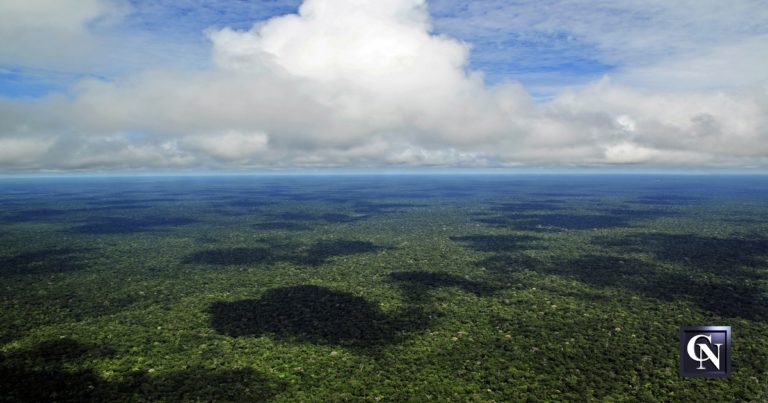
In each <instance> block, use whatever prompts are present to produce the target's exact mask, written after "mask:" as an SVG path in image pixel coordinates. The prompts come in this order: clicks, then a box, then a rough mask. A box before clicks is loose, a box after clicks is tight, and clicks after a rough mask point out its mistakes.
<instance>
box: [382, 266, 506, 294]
mask: <svg viewBox="0 0 768 403" xmlns="http://www.w3.org/2000/svg"><path fill="white" fill-rule="evenodd" d="M389 281H390V282H391V283H394V284H396V285H397V286H398V287H400V289H401V291H402V292H403V294H405V297H406V298H407V299H409V300H412V301H417V302H418V301H422V300H424V299H425V298H426V297H427V296H428V295H429V293H430V292H431V291H433V290H435V289H440V288H458V289H460V290H462V291H466V292H469V293H472V294H475V295H477V296H487V295H490V294H492V293H493V292H494V291H496V288H495V287H492V286H490V285H488V284H486V283H482V282H479V281H473V280H469V279H466V278H464V277H461V276H457V275H453V274H449V273H442V272H433V271H399V272H394V273H390V274H389Z"/></svg>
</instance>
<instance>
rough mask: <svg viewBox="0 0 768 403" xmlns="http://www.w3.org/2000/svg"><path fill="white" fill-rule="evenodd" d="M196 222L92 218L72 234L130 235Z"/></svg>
mask: <svg viewBox="0 0 768 403" xmlns="http://www.w3.org/2000/svg"><path fill="white" fill-rule="evenodd" d="M194 222H196V220H194V219H191V218H187V217H165V216H157V217H140V218H132V217H94V218H93V219H89V220H88V222H87V223H85V224H82V225H78V226H75V227H73V228H72V229H71V230H72V231H73V232H79V233H82V234H91V235H107V234H130V233H133V232H146V231H154V230H158V229H162V228H167V227H175V226H178V225H188V224H192V223H194Z"/></svg>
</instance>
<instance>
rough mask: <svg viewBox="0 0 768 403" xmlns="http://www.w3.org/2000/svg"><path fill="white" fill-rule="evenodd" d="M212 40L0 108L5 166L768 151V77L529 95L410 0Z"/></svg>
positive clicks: (721, 155) (598, 158)
mask: <svg viewBox="0 0 768 403" xmlns="http://www.w3.org/2000/svg"><path fill="white" fill-rule="evenodd" d="M473 4H474V3H473ZM603 5H604V6H605V4H603ZM659 7H662V6H659ZM662 8H663V7H662ZM91 14H92V13H91ZM91 14H88V15H91ZM83 18H85V17H81V20H82V19H83ZM88 18H90V17H88ZM567 18H570V17H567ZM86 19H87V18H86ZM547 21H548V20H544V21H542V22H541V26H549V25H548V24H550V22H547ZM573 23H574V24H575V22H573ZM578 27H581V28H580V29H582V31H581V32H582V34H583V35H585V36H589V35H597V33H595V32H592V31H589V32H588V31H587V30H588V28H589V27H588V26H587V25H578V24H577V27H576V28H578ZM576 28H574V29H576ZM630 28H631V27H630ZM632 29H635V28H632ZM632 29H630V31H632ZM208 36H209V38H210V40H211V57H212V60H213V68H212V69H209V70H184V69H175V70H170V69H166V70H156V71H147V72H143V73H141V74H135V75H133V76H132V77H130V78H127V79H122V80H115V81H99V80H85V81H82V82H81V83H79V84H78V86H77V87H76V88H75V89H74V90H73V91H72V94H71V96H70V97H63V96H56V95H54V96H50V97H47V98H45V99H42V100H40V101H37V102H26V103H21V102H15V101H5V102H2V103H0V117H7V119H0V141H6V144H9V145H10V146H12V148H13V149H14V150H20V151H19V155H26V156H27V157H24V158H18V157H15V155H16V154H14V153H11V152H5V153H0V163H1V164H2V165H3V166H4V167H6V169H12V168H19V169H29V168H30V167H36V168H61V169H96V168H98V169H108V168H140V167H151V168H163V167H174V168H176V167H191V168H199V167H212V168H243V167H309V166H311V167H326V166H344V167H358V166H359V167H372V166H392V165H398V166H403V165H405V166H480V167H486V166H516V165H520V164H534V165H535V164H547V165H551V164H562V165H579V164H597V165H605V164H656V165H718V166H721V165H727V166H747V165H750V166H754V165H765V164H766V156H768V132H766V130H765V129H764V128H765V127H768V86H766V85H763V86H755V87H752V88H749V89H743V88H741V89H734V88H728V89H727V90H713V89H701V88H697V89H695V90H693V89H691V88H685V89H681V88H675V89H674V91H671V90H668V89H667V90H664V91H662V90H660V89H658V88H656V86H643V87H641V88H637V87H633V86H630V85H629V84H628V82H629V81H631V80H629V78H628V77H630V74H629V73H627V75H625V76H619V77H617V78H616V79H613V80H612V79H608V78H606V79H602V80H599V81H597V82H594V83H592V84H590V85H587V86H584V87H581V88H573V89H570V90H568V91H564V92H562V93H561V94H559V95H558V96H557V97H555V98H554V99H553V100H552V101H551V102H547V103H536V102H534V101H533V100H532V99H531V97H530V96H529V95H528V93H527V91H526V89H525V88H523V87H522V86H520V85H519V84H517V83H514V82H505V83H502V84H500V85H497V86H494V87H488V86H486V85H485V84H484V82H483V79H482V74H481V73H480V72H473V71H468V70H467V65H468V61H469V45H468V44H466V43H463V42H461V41H458V40H455V39H452V38H449V37H446V36H440V35H435V34H433V33H432V31H431V22H430V18H429V15H428V13H427V9H426V5H425V3H424V2H423V1H419V0H306V1H305V3H304V4H303V5H302V7H301V9H300V12H299V14H296V15H287V16H282V17H277V18H273V19H271V20H269V21H266V22H263V23H260V24H258V25H256V26H254V28H253V29H251V30H249V31H236V30H232V29H229V28H223V29H219V30H209V31H208ZM598 39H599V38H597V39H595V40H596V41H598ZM600 40H602V41H609V39H607V38H603V39H600ZM649 40H650V41H654V40H655V39H653V38H651V39H649ZM604 46H606V48H610V46H609V45H604ZM628 46H629V47H635V48H637V47H638V46H640V45H638V44H636V43H630V44H629V45H628ZM718 46H720V45H718ZM723 46H724V45H723ZM755 46H759V44H758V45H755ZM712 49H714V50H713V51H712V52H714V53H717V52H719V51H718V50H717V49H721V48H720V47H718V48H712ZM723 49H725V48H723ZM609 53H610V52H609ZM614 54H615V55H624V53H621V52H619V51H616V52H615V53H614ZM702 54H707V53H706V52H704V53H702ZM616 57H619V56H616ZM621 57H622V58H624V57H626V58H627V59H630V58H631V57H630V56H621ZM756 57H757V58H758V59H759V58H760V57H761V56H759V55H758V56H756ZM680 60H683V59H680ZM680 63H682V62H680ZM659 65H661V64H659ZM628 71H629V70H628ZM636 71H637V72H639V71H640V70H636ZM633 74H636V75H635V77H636V79H635V80H636V81H640V79H639V78H637V77H640V75H639V74H640V73H633ZM617 80H618V81H617ZM661 81H663V80H657V83H660V82H661ZM747 81H748V80H747V79H745V81H744V82H747ZM22 132H23V133H26V134H24V138H26V139H28V140H25V141H29V142H30V143H29V144H27V145H24V146H22V145H20V143H18V141H19V140H18V139H19V138H21V137H20V136H21V134H20V133H22ZM14 141H16V143H14ZM46 141H48V143H46ZM34 142H37V143H36V144H37V146H36V147H37V148H35V146H33V143H34ZM2 144H3V143H0V145H2ZM45 144H48V145H47V148H45V147H42V145H45ZM9 149H11V148H9ZM24 150H26V151H24ZM32 150H45V151H40V152H39V153H38V154H34V152H33V151H32Z"/></svg>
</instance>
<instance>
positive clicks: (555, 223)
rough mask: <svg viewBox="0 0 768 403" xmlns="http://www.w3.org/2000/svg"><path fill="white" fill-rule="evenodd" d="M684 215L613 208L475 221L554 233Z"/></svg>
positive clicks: (511, 214)
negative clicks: (590, 211) (592, 212)
mask: <svg viewBox="0 0 768 403" xmlns="http://www.w3.org/2000/svg"><path fill="white" fill-rule="evenodd" d="M679 214H680V213H678V212H675V211H664V210H648V209H646V210H643V209H631V208H613V209H605V210H602V209H600V210H597V214H591V213H590V214H583V213H567V214H566V213H554V214H552V213H527V212H517V211H511V212H506V213H504V214H500V215H496V216H482V215H480V216H479V217H476V218H474V220H475V221H477V222H481V223H483V224H487V225H490V226H492V227H497V228H514V229H516V230H521V231H533V232H554V231H563V230H565V231H568V230H591V229H604V228H625V227H631V226H633V223H634V222H635V221H638V220H647V219H653V218H660V217H669V216H676V215H679Z"/></svg>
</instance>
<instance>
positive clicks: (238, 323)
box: [209, 285, 429, 349]
mask: <svg viewBox="0 0 768 403" xmlns="http://www.w3.org/2000/svg"><path fill="white" fill-rule="evenodd" d="M209 314H210V320H211V326H212V327H213V328H214V329H215V330H216V331H217V332H219V333H221V334H224V335H227V336H231V337H259V336H263V335H268V336H270V337H273V338H275V339H279V340H285V341H297V342H309V343H315V344H328V345H343V346H349V347H353V348H363V349H365V348H370V347H375V346H381V345H386V344H391V343H395V342H397V341H399V340H400V339H401V338H402V337H403V335H404V334H405V333H409V332H416V331H420V330H423V329H425V328H426V327H427V325H428V322H429V321H428V317H427V315H426V314H424V313H423V312H421V311H418V310H408V311H404V312H399V313H397V314H394V315H393V314H388V313H385V312H382V311H381V310H380V309H379V308H378V306H377V305H376V304H373V303H371V302H369V301H367V300H366V299H364V298H362V297H359V296H356V295H354V294H351V293H348V292H343V291H336V290H331V289H328V288H325V287H319V286H315V285H298V286H293V287H281V288H273V289H270V290H268V291H267V292H266V293H264V295H262V296H261V297H260V298H259V299H247V300H241V301H234V302H223V301H222V302H215V303H213V304H211V306H210V307H209Z"/></svg>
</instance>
